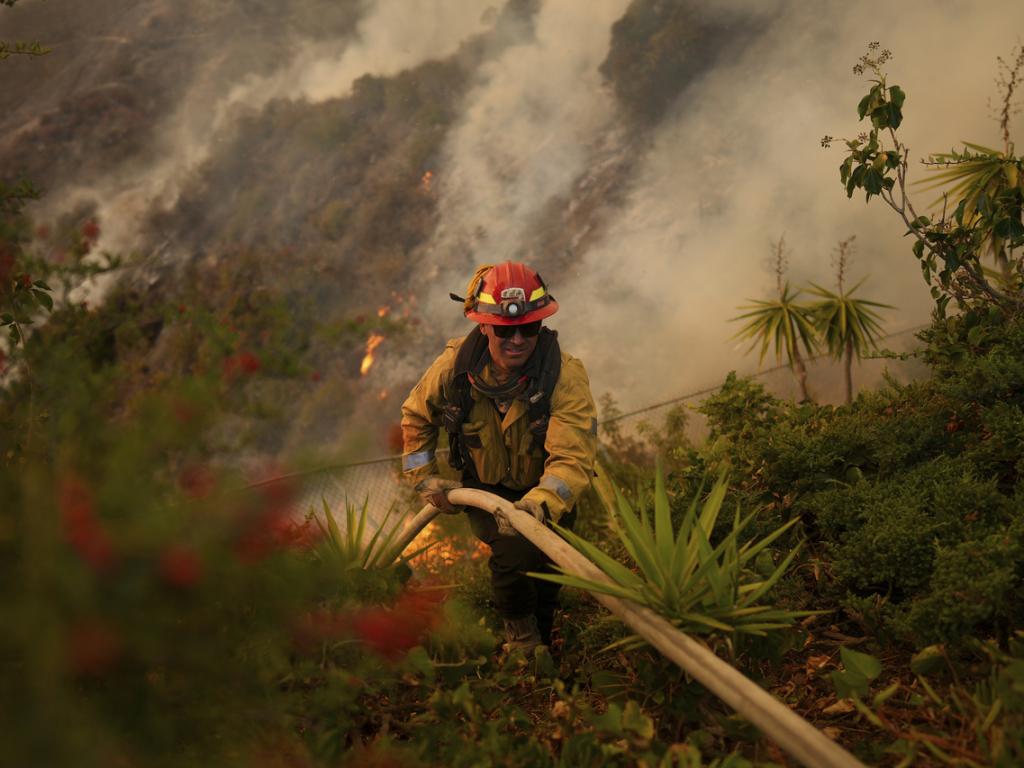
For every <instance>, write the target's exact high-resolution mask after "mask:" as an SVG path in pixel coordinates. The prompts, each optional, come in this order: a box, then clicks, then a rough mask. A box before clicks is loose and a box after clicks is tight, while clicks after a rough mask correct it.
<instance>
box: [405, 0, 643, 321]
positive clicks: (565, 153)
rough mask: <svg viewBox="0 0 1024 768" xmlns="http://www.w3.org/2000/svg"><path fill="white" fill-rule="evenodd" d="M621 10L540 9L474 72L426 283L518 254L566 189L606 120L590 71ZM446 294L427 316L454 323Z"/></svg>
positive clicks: (447, 169) (448, 282)
mask: <svg viewBox="0 0 1024 768" xmlns="http://www.w3.org/2000/svg"><path fill="white" fill-rule="evenodd" d="M627 5H628V2H627V0H599V1H593V2H587V3H582V2H574V3H568V2H548V3H545V4H544V5H543V6H542V7H541V9H540V12H539V13H538V14H537V17H536V19H535V22H534V26H533V32H532V35H529V36H527V37H524V39H522V40H520V41H517V43H516V44H513V45H510V46H509V47H508V48H507V49H506V50H505V52H504V53H503V55H501V56H499V57H497V58H496V59H494V60H492V61H491V62H489V63H488V64H487V65H485V66H484V67H483V68H482V69H481V72H480V75H479V82H478V83H477V85H476V86H475V88H474V89H473V90H472V91H471V93H470V94H469V96H468V97H467V99H466V103H467V106H466V109H465V114H464V116H463V118H462V120H461V122H460V124H459V125H458V126H457V127H456V128H455V130H454V131H453V132H452V134H451V135H450V137H449V139H448V143H447V147H446V153H445V158H444V162H443V163H442V174H443V175H441V176H440V178H439V183H440V189H441V199H440V202H439V209H440V222H441V223H440V225H439V227H438V230H437V233H436V236H435V238H434V241H433V243H432V244H431V247H430V251H429V255H428V258H427V260H426V267H425V271H426V273H427V275H428V277H429V279H430V280H432V281H436V282H437V283H438V284H440V285H441V286H450V288H448V290H456V291H461V289H462V287H463V286H464V285H465V282H466V280H467V278H468V277H469V275H471V274H472V272H473V268H474V266H475V265H476V264H477V263H484V262H490V263H497V262H500V261H504V260H507V259H513V258H522V257H523V254H522V249H523V247H524V243H525V241H526V240H527V239H528V237H529V232H530V227H531V226H532V225H533V223H534V222H535V220H536V218H537V216H538V215H539V213H540V211H541V210H542V209H543V208H544V206H545V205H547V204H548V203H549V201H550V200H551V199H552V198H553V197H555V196H558V195H564V194H568V193H569V192H570V190H571V186H572V184H573V182H574V181H575V180H576V179H577V178H578V177H579V175H580V174H581V173H582V172H583V171H584V170H585V167H586V163H587V162H588V159H589V158H590V157H591V156H592V152H593V150H594V146H595V144H596V143H599V142H600V141H602V139H603V138H604V137H605V135H606V134H607V132H608V131H609V129H610V126H611V125H613V123H614V120H615V116H616V113H615V104H614V101H613V99H612V97H611V94H610V93H609V91H608V89H607V88H606V87H604V85H603V83H602V79H601V76H600V75H599V73H598V71H597V69H598V66H599V65H600V64H601V62H602V61H603V59H604V58H605V56H606V55H607V52H608V43H609V38H610V28H611V25H612V24H613V23H614V22H615V21H616V20H617V19H618V18H619V17H621V15H622V13H623V12H624V11H625V8H626V6H627ZM446 297H447V294H446V293H445V294H444V296H441V295H440V294H438V296H436V297H432V298H433V299H435V301H434V303H432V304H428V305H427V307H426V309H427V311H428V313H429V314H430V315H431V316H432V317H433V316H434V315H436V316H438V317H442V316H444V315H445V314H447V315H449V316H454V317H457V315H453V313H452V312H451V307H452V305H451V304H450V303H449V302H447V300H446ZM442 322H443V321H442ZM453 330H454V326H453Z"/></svg>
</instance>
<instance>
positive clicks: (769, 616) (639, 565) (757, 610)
mask: <svg viewBox="0 0 1024 768" xmlns="http://www.w3.org/2000/svg"><path fill="white" fill-rule="evenodd" d="M727 489H728V479H727V474H726V472H724V471H723V472H722V473H721V475H719V477H718V479H717V481H716V482H715V483H714V485H713V486H712V488H711V491H710V493H708V495H707V497H706V498H705V499H704V500H703V504H702V503H701V497H702V495H703V488H701V489H700V490H699V491H698V492H697V493H696V494H695V495H694V497H693V499H692V501H691V502H690V505H689V507H688V508H687V510H686V513H685V515H684V516H683V519H682V522H681V523H680V526H679V530H677V531H674V530H673V527H672V517H671V513H670V509H669V498H668V492H667V491H666V490H665V481H664V477H663V474H662V471H661V467H660V464H659V467H658V470H657V475H656V480H655V490H654V520H653V524H652V521H651V520H650V518H649V516H648V515H647V511H646V509H645V508H644V507H643V506H641V507H640V514H639V515H637V514H636V513H635V512H634V510H633V508H632V507H631V506H630V504H629V502H628V501H627V500H626V499H625V498H624V497H623V496H622V494H621V493H618V491H617V490H616V496H617V509H616V510H615V515H614V517H613V521H614V523H615V525H614V527H615V530H616V532H617V534H618V536H619V538H620V539H621V540H622V544H623V546H624V547H625V548H626V551H627V552H628V553H629V556H630V557H631V558H632V560H633V567H628V566H626V565H623V564H622V563H620V562H618V561H617V560H615V559H614V558H612V557H610V556H609V555H607V554H605V553H604V552H602V551H601V550H600V549H599V548H598V547H596V546H595V545H593V544H591V543H590V542H588V541H586V540H585V539H582V538H580V537H579V536H576V535H575V534H573V533H572V531H568V530H566V529H564V528H560V527H558V532H559V533H560V534H561V535H562V536H563V537H565V539H566V540H567V541H568V542H569V543H570V544H571V545H572V546H573V547H575V548H576V549H577V550H578V551H579V552H581V553H582V554H584V555H586V556H587V557H588V558H589V559H590V560H591V561H592V562H593V563H594V564H596V565H597V566H598V568H600V569H601V570H602V571H603V572H604V574H605V575H606V576H608V578H609V579H610V583H609V582H604V581H591V580H589V579H585V578H582V577H579V576H575V575H572V574H568V573H565V572H563V573H561V574H539V573H534V574H530V575H531V576H534V577H536V578H540V579H546V580H548V581H553V582H555V583H557V584H563V585H566V586H570V587H578V588H579V589H585V590H587V591H590V592H600V593H603V594H607V595H613V596H615V597H619V598H623V599H626V600H630V601H632V602H634V603H636V604H638V605H641V606H644V607H646V608H650V609H651V610H653V611H655V612H657V613H659V614H661V615H662V616H663V617H665V618H666V619H668V620H669V621H670V622H672V623H673V624H674V625H676V626H677V627H679V628H680V629H682V630H684V631H686V632H692V633H694V634H711V633H715V632H721V633H728V634H729V635H730V636H731V635H733V634H736V633H744V634H748V635H760V636H763V635H765V634H766V633H767V632H769V631H771V630H775V629H782V628H785V627H789V626H791V625H792V624H793V623H794V622H795V621H796V620H797V619H799V618H802V617H804V616H809V615H811V614H813V613H815V611H787V610H782V609H779V608H775V607H773V606H771V605H760V604H759V601H761V599H762V598H763V597H764V596H765V595H766V594H767V593H768V591H769V590H770V589H771V588H772V587H773V586H774V585H775V584H776V582H778V580H779V579H780V578H781V577H782V575H783V574H784V573H785V572H786V570H787V569H788V568H789V566H790V564H791V563H792V562H793V558H795V557H796V555H797V552H798V551H799V550H800V546H801V544H802V543H801V544H798V545H797V546H796V547H794V548H793V549H792V550H791V551H790V552H789V553H788V554H787V555H786V556H785V557H784V558H783V559H782V562H780V563H779V564H778V566H776V567H775V568H774V570H773V572H772V573H771V575H770V576H768V577H767V578H764V577H762V576H760V575H758V574H757V572H755V571H754V570H753V569H752V568H751V565H752V564H753V562H752V561H753V560H754V558H756V557H757V556H758V555H759V554H760V553H762V552H764V551H765V549H766V548H767V547H768V546H769V545H770V544H772V543H773V542H774V541H776V540H777V539H778V538H779V537H780V536H782V535H783V534H784V533H785V532H786V531H788V530H789V529H790V528H792V527H793V525H795V524H796V522H797V520H796V519H795V518H794V519H793V520H790V521H789V522H788V523H785V524H784V525H782V526H780V527H779V528H778V529H776V530H775V531H774V532H772V533H771V534H769V535H768V536H765V537H764V538H762V539H760V540H759V541H748V542H746V543H744V544H742V545H740V544H739V537H740V534H741V533H742V532H743V530H744V529H745V528H746V527H747V525H748V524H749V523H750V521H751V520H752V519H753V518H754V515H755V514H756V513H752V514H750V515H747V516H746V517H743V516H741V515H740V511H739V506H738V505H737V509H736V512H735V515H734V517H733V525H732V530H731V531H730V532H729V534H728V535H727V536H725V538H724V539H722V541H720V542H719V543H718V544H717V545H714V546H713V545H712V544H711V531H712V530H713V529H714V527H715V523H716V522H717V520H718V517H719V514H720V513H721V511H722V502H723V501H724V499H725V494H726V490H727ZM556 527H557V526H556ZM622 642H623V643H624V644H629V645H634V644H635V645H639V644H642V642H643V641H642V640H641V639H640V638H638V637H636V636H633V637H630V638H627V639H626V640H624V641H622Z"/></svg>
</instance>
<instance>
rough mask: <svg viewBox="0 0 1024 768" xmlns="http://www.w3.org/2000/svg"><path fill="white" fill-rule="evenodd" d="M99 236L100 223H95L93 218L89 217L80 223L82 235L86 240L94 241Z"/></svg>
mask: <svg viewBox="0 0 1024 768" xmlns="http://www.w3.org/2000/svg"><path fill="white" fill-rule="evenodd" d="M99 236H100V225H99V224H97V223H96V220H95V219H89V220H88V221H87V222H85V224H83V225H82V237H84V238H85V239H86V240H88V241H89V242H90V243H95V242H96V240H98V239H99Z"/></svg>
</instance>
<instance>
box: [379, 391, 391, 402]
mask: <svg viewBox="0 0 1024 768" xmlns="http://www.w3.org/2000/svg"><path fill="white" fill-rule="evenodd" d="M377 399H378V400H380V401H381V402H384V401H385V400H387V399H388V391H387V390H386V389H382V390H381V391H380V392H378V393H377Z"/></svg>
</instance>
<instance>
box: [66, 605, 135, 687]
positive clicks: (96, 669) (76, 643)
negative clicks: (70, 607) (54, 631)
mask: <svg viewBox="0 0 1024 768" xmlns="http://www.w3.org/2000/svg"><path fill="white" fill-rule="evenodd" d="M66 643H67V649H66V657H67V661H68V667H69V668H70V669H71V672H72V673H73V674H75V675H77V676H79V677H98V676H99V675H102V674H103V673H104V672H107V671H109V670H110V669H111V668H112V667H113V666H114V664H116V663H117V661H118V659H120V658H121V650H122V645H123V644H122V642H121V638H120V636H119V635H118V634H117V632H116V631H114V629H113V628H112V627H110V626H108V625H107V624H105V623H104V622H103V621H101V620H99V619H85V620H82V621H80V622H78V623H77V624H74V625H73V626H72V627H71V629H70V630H69V631H68V636H67V640H66Z"/></svg>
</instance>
